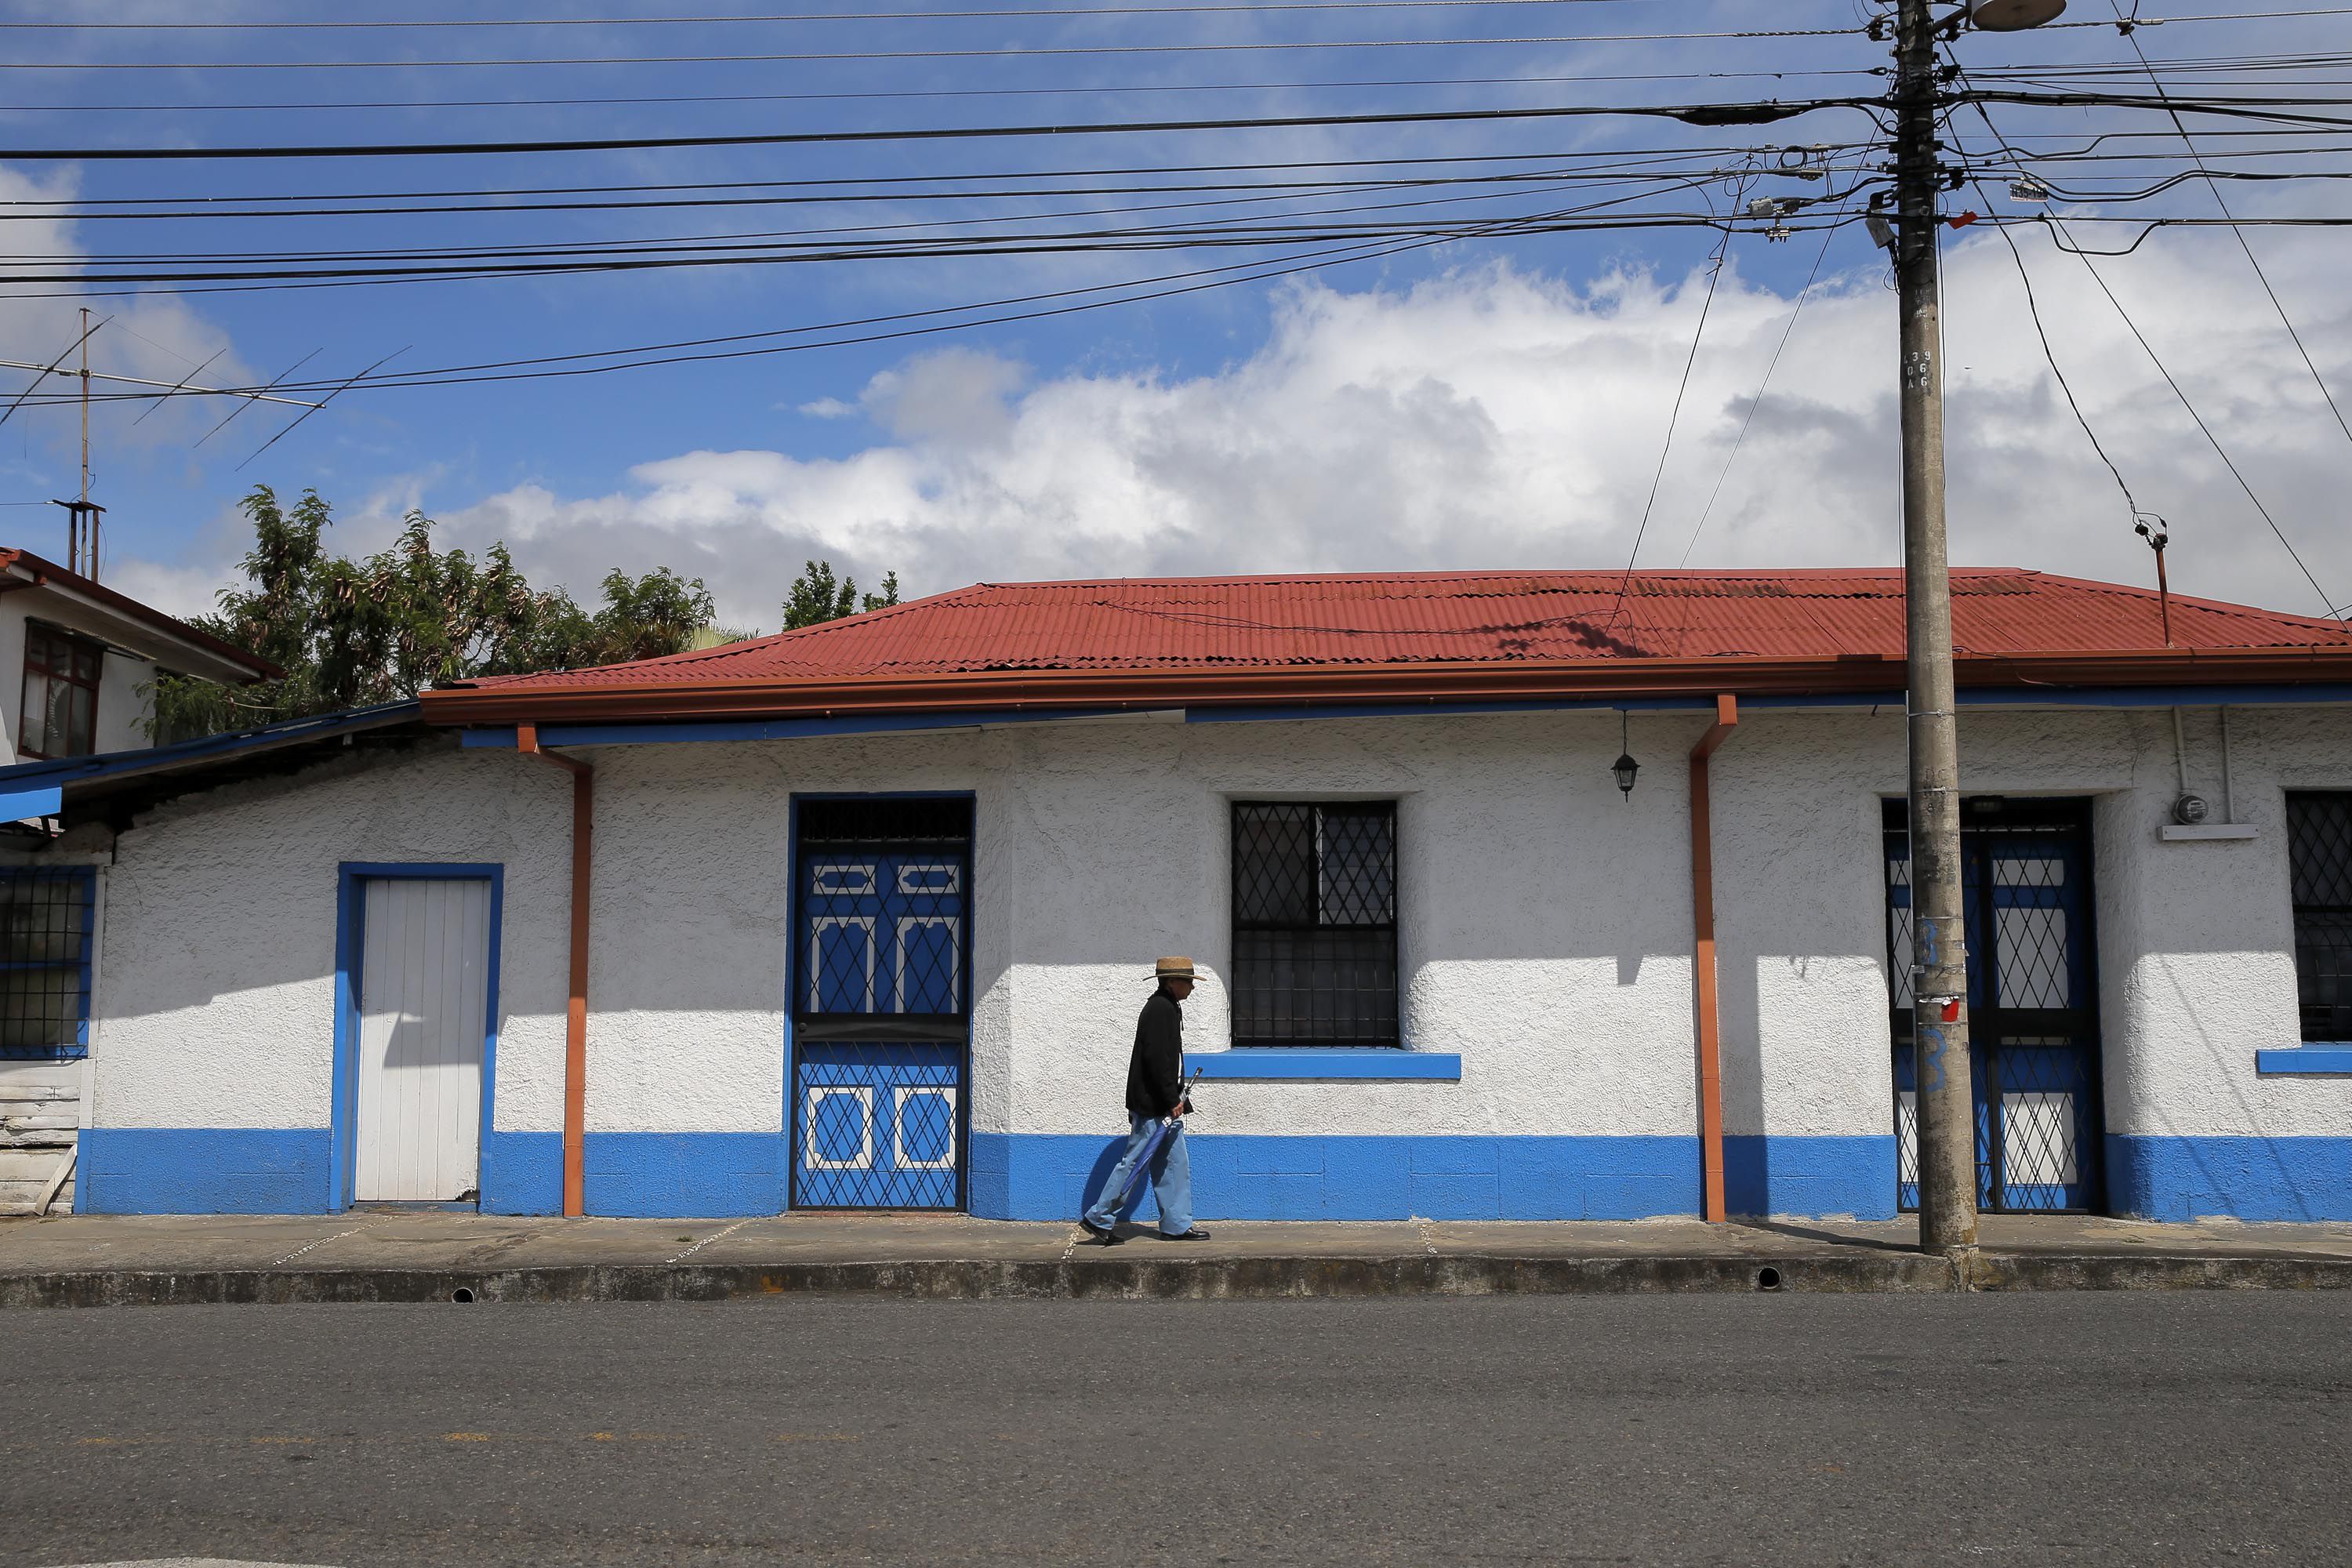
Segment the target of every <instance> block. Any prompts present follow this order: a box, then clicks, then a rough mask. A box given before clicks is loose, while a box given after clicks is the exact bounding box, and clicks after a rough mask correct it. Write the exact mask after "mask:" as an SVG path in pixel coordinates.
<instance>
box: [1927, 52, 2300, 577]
mask: <svg viewBox="0 0 2352 1568" xmlns="http://www.w3.org/2000/svg"><path fill="white" fill-rule="evenodd" d="M1961 79H1962V80H1964V81H1965V80H1966V79H1967V73H1966V72H1965V71H1963V72H1962V73H1961ZM1975 109H1976V111H1977V118H1979V120H1981V121H1984V126H1985V130H1986V131H1987V132H1989V133H1990V135H1991V136H1992V139H1993V142H1994V143H1995V144H1996V145H1998V146H2000V148H2001V150H2002V151H2003V152H2007V151H2008V143H2006V142H2003V141H2002V140H2001V135H2000V129H1999V128H1998V127H1997V126H1995V125H1994V124H1993V122H1992V115H1991V114H1990V112H1989V111H1988V110H1986V108H1985V106H1984V105H1983V104H1982V103H1978V104H1976V105H1975ZM2041 221H2042V222H2043V223H2045V224H2047V225H2049V226H2050V228H2051V232H2052V233H2053V235H2057V236H2060V237H2063V235H2064V233H2065V225H2064V224H2063V222H2062V221H2060V220H2059V219H2056V218H2052V217H2048V216H2043V217H2042V219H2041ZM2144 237H2145V236H2143V238H2144ZM2067 248H2070V249H2071V248H2074V247H2067ZM2074 255H2075V257H2076V258H2078V259H2079V260H2081V262H2082V263H2083V267H2084V270H2086V271H2088V272H2089V273H2090V275H2091V281H2092V282H2094V283H2096V284H2097V285H2098V286H2099V292H2100V293H2102V294H2104V295H2105V296H2106V299H2107V303H2108V304H2109V305H2112V306H2113V307H2115V312H2116V315H2117V316H2118V317H2120V318H2122V320H2123V323H2124V325H2125V327H2126V328H2127V329H2129V331H2130V332H2131V335H2132V337H2133V339H2134V340H2135V341H2137V342H2138V344H2139V346H2140V349H2141V351H2142V352H2143V353H2146V354H2147V358H2148V363H2151V364H2153V365H2155V366H2156V370H2157V374H2158V375H2161V376H2162V377H2164V384H2166V385H2167V386H2169V387H2170V388H2171V389H2172V395H2173V396H2175V397H2177V398H2179V400H2180V406H2181V407H2182V408H2184V409H2186V410H2187V411H2188V413H2189V418H2190V419H2192V420H2194V421H2195V422H2196V425H2197V428H2198V429H2199V430H2200V432H2201V433H2202V434H2203V435H2204V437H2205V440H2206V442H2207V444H2208V445H2210V446H2211V447H2212V448H2213V455H2214V456H2215V457H2217V458H2221V466H2222V467H2223V468H2227V469H2229V470H2230V477H2231V479H2235V480H2237V482H2238V488H2239V489H2241V490H2243V491H2244V492H2245V495H2246V500H2249V501H2251V502H2252V503H2253V508H2254V510H2255V511H2256V512H2258V513H2260V514H2261V516H2262V520H2263V522H2265V523H2267V524H2269V525H2270V531H2271V533H2272V534H2273V536H2274V537H2275V538H2276V539H2277V540H2278V542H2279V543H2280V545H2281V546H2282V547H2283V548H2284V549H2285V551H2286V552H2287V556H2288V558H2289V559H2290V560H2292V561H2294V564H2295V570H2297V571H2299V572H2301V573H2302V574H2303V580H2304V581H2305V582H2306V583H2308V584H2311V591H2312V592H2313V593H2315V594H2316V595H2319V601H2320V603H2321V604H2323V605H2326V606H2327V613H2328V614H2329V615H2331V616H2336V617H2337V618H2338V619H2341V618H2342V616H2343V611H2342V610H2341V609H2339V608H2338V607H2337V605H2336V601H2335V599H2334V598H2332V597H2330V596H2329V595H2328V592H2327V590H2326V589H2325V588H2323V587H2321V586H2320V585H2319V579H2318V578H2317V577H2315V576H2314V575H2312V571H2311V568H2310V567H2309V566H2308V565H2307V564H2305V562H2304V559H2303V552H2300V551H2298V550H2297V549H2295V547H2294V541H2293V540H2290V539H2289V538H2287V536H2286V530H2284V529H2283V528H2281V527H2280V526H2279V523H2278V519H2276V518H2274V517H2273V516H2272V515H2271V509H2270V508H2268V507H2266V506H2264V505H2263V498H2262V497H2261V496H2259V495H2257V494H2255V493H2254V487H2253V486H2252V484H2251V483H2249V482H2248V481H2247V479H2246V476H2245V475H2244V474H2243V473H2242V472H2241V471H2240V470H2239V468H2238V465H2237V464H2236V463H2235V462H2234V461H2232V460H2231V457H2230V454H2229V451H2228V449H2227V448H2226V447H2223V446H2222V445H2221V437H2218V436H2216V435H2215V434H2213V427H2212V426H2210V425H2208V424H2206V423H2205V416H2203V415H2202V414H2200V413H2199V412H2198V411H2197V405H2195V404H2194V403H2191V402H2190V401H2189V394H2188V393H2187V392H2185V391H2183V390H2182V389H2181V385H2180V383H2179V380H2177V379H2176V378H2175V377H2174V376H2173V374H2172V372H2171V370H2170V369H2169V368H2168V367H2167V366H2166V364H2165V363H2164V361H2163V359H2162V358H2161V357H2160V356H2159V355H2158V353H2157V352H2156V346H2155V345H2154V344H2153V343H2151V342H2148V341H2147V334H2146V333H2144V332H2142V331H2140V330H2139V323H2138V322H2137V321H2133V320H2132V317H2131V312H2130V311H2128V310H2125V309H2124V303H2123V301H2122V300H2118V299H2117V298H2116V291H2115V290H2114V289H2111V288H2109V287H2108V286H2107V280H2106V278H2105V275H2103V274H2102V273H2101V272H2100V271H2099V268H2098V264H2097V263H2096V262H2095V261H2093V260H2092V259H2091V258H2090V257H2089V255H2087V254H2086V253H2084V251H2082V250H2080V249H2075V250H2074ZM2116 479H2117V481H2118V482H2121V479H2122V476H2121V475H2120V474H2118V475H2117V476H2116Z"/></svg>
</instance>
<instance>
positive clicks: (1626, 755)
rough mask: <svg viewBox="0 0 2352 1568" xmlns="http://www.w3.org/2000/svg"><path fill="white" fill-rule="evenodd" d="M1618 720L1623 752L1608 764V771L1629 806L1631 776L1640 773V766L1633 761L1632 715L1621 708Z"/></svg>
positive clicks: (1631, 784)
mask: <svg viewBox="0 0 2352 1568" xmlns="http://www.w3.org/2000/svg"><path fill="white" fill-rule="evenodd" d="M1618 718H1619V719H1620V721H1622V722H1621V724H1620V728H1619V733H1620V736H1621V738H1622V744H1623V746H1624V750H1622V751H1621V752H1618V753H1617V760H1616V761H1615V762H1613V763H1610V764H1609V771H1610V772H1611V773H1614V774H1616V775H1617V789H1618V792H1619V793H1620V794H1621V795H1623V796H1624V797H1625V800H1626V802H1627V803H1628V804H1629V805H1630V804H1631V803H1632V801H1633V775H1634V774H1636V773H1640V772H1641V771H1642V764H1641V763H1637V762H1635V761H1634V760H1633V713H1632V712H1631V711H1630V710H1625V709H1622V708H1621V709H1619V710H1618Z"/></svg>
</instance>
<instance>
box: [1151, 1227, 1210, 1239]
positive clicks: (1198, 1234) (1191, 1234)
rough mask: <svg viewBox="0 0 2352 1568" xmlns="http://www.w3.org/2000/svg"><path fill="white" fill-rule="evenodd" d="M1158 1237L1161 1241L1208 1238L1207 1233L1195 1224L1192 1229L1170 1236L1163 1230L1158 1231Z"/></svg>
mask: <svg viewBox="0 0 2352 1568" xmlns="http://www.w3.org/2000/svg"><path fill="white" fill-rule="evenodd" d="M1208 1239H1209V1233H1208V1232H1207V1231H1205V1230H1202V1228H1201V1227H1200V1226H1197V1225H1196V1226H1193V1227H1192V1229H1190V1230H1188V1231H1184V1232H1182V1233H1181V1234H1179V1235H1176V1236H1171V1235H1169V1234H1168V1233H1167V1232H1166V1231H1164V1230H1163V1231H1161V1232H1160V1240H1162V1241H1206V1240H1208Z"/></svg>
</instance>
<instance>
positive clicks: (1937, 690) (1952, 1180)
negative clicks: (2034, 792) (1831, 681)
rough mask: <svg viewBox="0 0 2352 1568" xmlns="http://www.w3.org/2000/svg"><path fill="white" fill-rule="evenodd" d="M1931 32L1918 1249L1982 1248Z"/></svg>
mask: <svg viewBox="0 0 2352 1568" xmlns="http://www.w3.org/2000/svg"><path fill="white" fill-rule="evenodd" d="M1935 29H1936V23H1935V21H1934V20H1933V19H1932V18H1931V17H1930V16H1928V14H1927V0H1900V8H1899V10H1898V11H1897V13H1896V16H1895V211H1896V214H1897V216H1898V217H1899V218H1900V220H1901V221H1900V222H1899V223H1898V225H1897V226H1896V228H1895V295H1896V299H1897V300H1898V301H1899V303H1898V305H1897V310H1899V311H1900V313H1901V317H1902V328H1901V332H1900V335H1899V342H1900V343H1901V350H1902V367H1901V368H1902V378H1903V587H1904V595H1905V597H1904V615H1905V623H1906V624H1905V631H1906V646H1907V656H1906V657H1907V658H1908V661H1909V672H1908V673H1909V687H1910V725H1911V817H1910V829H1911V1026H1912V1040H1913V1047H1912V1049H1913V1066H1914V1069H1915V1077H1914V1079H1913V1081H1914V1082H1915V1083H1916V1085H1917V1086H1918V1093H1917V1104H1918V1126H1919V1247H1920V1250H1921V1251H1923V1252H1929V1253H1942V1254H1949V1253H1956V1252H1961V1251H1965V1250H1967V1249H1968V1248H1969V1247H1974V1246H1976V1244H1977V1160H1976V1107H1975V1104H1974V1097H1973V1093H1972V1090H1971V1089H1970V1076H1969V1001H1968V993H1969V968H1968V965H1969V954H1968V940H1967V925H1966V917H1965V915H1964V913H1963V910H1962V906H1961V870H1960V865H1961V862H1960V764H1959V745H1958V733H1957V727H1956V725H1955V723H1954V711H1953V710H1954V702H1953V694H1952V584H1951V573H1950V568H1949V565H1948V562H1947V560H1946V557H1945V549H1944V371H1943V363H1942V358H1941V356H1942V352H1943V344H1942V331H1941V330H1940V311H1941V307H1940V305H1939V303H1938V300H1937V276H1936V248H1937V247H1936V195H1937V189H1938V187H1939V186H1940V185H1941V184H1942V183H1943V182H1942V180H1941V178H1940V177H1939V175H1938V174H1937V168H1936V82H1935V69H1936V36H1935Z"/></svg>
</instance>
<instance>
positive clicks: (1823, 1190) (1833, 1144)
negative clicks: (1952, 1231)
mask: <svg viewBox="0 0 2352 1568" xmlns="http://www.w3.org/2000/svg"><path fill="white" fill-rule="evenodd" d="M1723 1206H1724V1210H1725V1212H1726V1213H1727V1214H1735V1215H1759V1216H1763V1217H1768V1218H1769V1217H1770V1216H1772V1215H1784V1216H1786V1217H1788V1218H1790V1219H1831V1218H1837V1217H1848V1218H1853V1219H1893V1218H1894V1217H1895V1134H1893V1133H1892V1132H1888V1133H1884V1134H1879V1135H1875V1136H1864V1137H1853V1138H1771V1137H1765V1136H1762V1135H1759V1134H1755V1133H1727V1134H1726V1135H1725V1136H1724V1140H1723Z"/></svg>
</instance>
